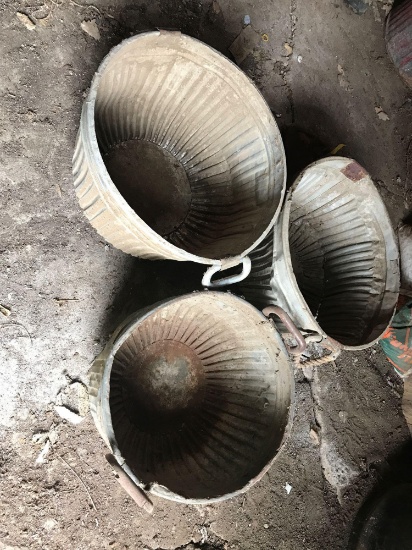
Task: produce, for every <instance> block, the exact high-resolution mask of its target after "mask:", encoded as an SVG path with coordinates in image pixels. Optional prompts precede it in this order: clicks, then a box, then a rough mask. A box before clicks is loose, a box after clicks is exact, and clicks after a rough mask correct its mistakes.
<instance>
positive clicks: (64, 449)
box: [0, 0, 412, 550]
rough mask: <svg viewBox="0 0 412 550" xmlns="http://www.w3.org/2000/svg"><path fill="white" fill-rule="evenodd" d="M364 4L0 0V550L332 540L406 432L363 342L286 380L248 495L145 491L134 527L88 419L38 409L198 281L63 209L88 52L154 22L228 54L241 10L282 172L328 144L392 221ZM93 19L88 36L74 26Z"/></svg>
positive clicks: (382, 62)
mask: <svg viewBox="0 0 412 550" xmlns="http://www.w3.org/2000/svg"><path fill="white" fill-rule="evenodd" d="M370 3H371V5H370V7H369V9H368V10H367V12H366V13H365V14H364V15H361V16H359V15H355V14H354V13H353V12H352V11H351V10H350V9H349V8H348V7H347V6H346V4H345V3H344V2H343V0H334V1H327V0H312V1H311V2H305V1H304V0H290V1H289V0H278V1H276V2H275V1H273V2H267V1H264V0H254V1H253V2H248V1H245V0H218V2H216V0H214V2H211V1H210V0H205V1H199V0H197V1H194V0H163V1H153V2H146V3H145V2H142V1H140V0H139V1H135V2H132V1H130V0H129V1H127V0H119V1H117V2H114V1H110V0H99V1H98V0H95V3H94V4H93V6H92V5H90V6H87V4H86V2H84V3H83V2H77V1H76V2H75V1H74V0H22V1H20V2H17V1H11V2H9V1H7V2H6V1H5V0H0V14H1V21H2V28H3V32H2V34H1V37H0V48H1V49H0V52H1V55H0V69H1V75H2V78H1V81H0V109H1V117H0V141H1V149H0V184H1V200H2V215H1V218H0V235H1V239H0V262H1V264H0V265H1V269H0V282H1V285H0V303H1V304H2V305H3V306H6V307H7V308H9V309H10V310H11V315H10V316H9V317H6V316H1V314H0V316H1V318H0V442H1V443H0V445H1V448H0V495H1V498H0V550H6V549H10V548H11V549H18V548H19V549H23V548H30V549H37V548H39V549H40V548H41V549H53V550H54V549H59V548H63V547H65V548H66V547H67V546H69V545H70V546H71V547H72V548H74V549H88V548H99V549H102V548H110V549H114V548H116V549H120V548H121V549H123V548H130V549H135V548H136V549H143V548H148V549H153V550H154V549H164V550H166V549H175V548H204V549H206V550H207V549H213V548H216V549H219V548H233V549H239V550H240V549H242V550H250V549H276V550H303V549H305V550H321V549H322V550H324V549H325V548H328V549H329V548H330V549H334V550H335V549H336V550H338V549H344V548H347V544H348V540H349V533H350V530H351V526H352V522H353V520H354V518H355V516H356V513H357V512H358V510H359V507H360V506H361V504H362V502H363V501H364V499H365V498H366V497H367V495H368V494H369V492H370V491H371V490H372V489H373V488H374V486H375V485H376V483H377V482H378V481H379V480H381V479H382V477H384V476H385V475H387V473H388V471H390V470H391V467H392V468H393V460H394V459H393V457H394V455H396V454H397V453H398V452H399V451H400V449H401V448H402V447H403V446H404V444H405V442H407V441H408V439H409V435H408V431H407V429H406V426H405V423H404V420H403V417H402V416H401V414H400V402H399V399H400V392H401V391H402V390H401V387H400V384H399V382H398V381H397V379H396V378H395V375H393V374H392V371H391V368H390V367H389V365H388V364H387V363H386V360H385V358H384V357H383V356H382V355H381V352H380V351H379V348H377V347H375V348H373V349H371V350H368V351H365V352H361V353H357V354H354V353H351V354H349V353H347V354H344V355H342V357H341V358H339V359H338V360H337V362H336V365H331V366H328V367H325V368H323V369H319V370H318V372H315V373H312V374H311V373H306V375H305V376H304V375H303V373H296V380H297V385H296V404H297V411H296V418H295V422H294V427H293V431H292V435H291V437H290V439H289V441H288V443H287V445H286V447H285V449H284V450H283V451H282V453H281V454H280V456H279V458H278V460H277V462H276V463H275V465H274V466H273V468H272V469H271V470H270V471H269V473H268V474H267V475H266V476H265V477H264V478H263V480H262V481H261V482H259V483H258V484H257V485H256V486H255V487H253V488H252V489H251V490H250V491H249V492H248V493H247V494H245V495H244V496H242V497H239V498H236V499H233V500H231V501H228V502H224V503H221V504H216V505H210V506H203V507H200V506H182V505H177V504H174V503H171V502H167V501H164V500H160V499H155V500H154V504H155V512H154V515H153V516H151V517H147V516H145V515H144V514H143V513H142V512H141V511H140V510H139V509H138V508H136V507H135V505H134V504H133V503H132V502H131V501H130V500H129V499H128V498H127V497H126V495H125V494H124V493H123V492H122V490H121V488H120V487H119V486H118V484H117V482H116V480H115V479H114V476H113V474H112V472H111V469H110V467H109V466H108V465H107V464H106V463H105V460H104V453H105V447H104V445H103V443H102V442H101V440H100V438H99V436H98V434H97V432H96V430H95V428H94V425H93V423H92V420H91V418H90V415H89V416H87V418H86V419H85V420H84V421H83V422H82V423H81V424H79V425H78V426H77V427H74V426H72V425H71V424H70V423H67V422H65V421H63V420H62V419H61V418H60V417H59V416H57V415H56V414H55V412H54V403H56V401H57V400H58V395H59V392H61V391H62V390H63V391H64V390H65V388H67V387H68V386H70V383H71V382H72V381H73V380H80V381H83V382H86V381H87V371H88V369H89V367H90V364H91V362H92V361H93V359H94V357H95V356H96V355H97V353H98V352H99V351H100V350H101V349H102V347H103V345H104V343H105V341H106V340H107V338H108V336H109V334H110V333H111V331H113V330H114V328H115V327H116V326H117V325H118V323H119V322H120V321H121V320H122V319H123V318H124V316H125V315H126V313H127V312H128V311H132V310H134V309H136V308H137V307H140V306H142V305H148V304H150V303H153V302H155V301H156V300H158V299H160V298H163V297H166V296H172V295H176V294H179V293H181V292H183V291H189V290H192V289H195V288H199V282H200V278H201V274H202V272H203V269H202V268H201V267H200V266H196V265H187V264H176V265H175V264H173V263H167V262H154V263H153V262H148V261H142V260H138V259H134V258H131V257H127V256H125V255H124V254H123V253H121V252H120V251H118V250H115V249H113V248H112V247H111V246H110V245H107V244H106V243H105V242H104V241H103V240H102V239H101V238H100V237H99V236H98V235H97V234H96V232H95V231H94V229H93V228H92V227H91V226H90V225H89V224H88V223H87V222H86V220H85V219H84V217H83V215H82V213H81V211H80V208H79V206H78V203H77V200H76V197H75V194H74V190H73V186H72V176H71V156H72V152H73V144H74V140H75V136H76V131H77V127H78V122H79V117H80V109H81V104H82V101H83V99H84V97H85V93H86V92H87V88H88V86H89V83H90V81H91V78H92V75H93V73H94V72H95V70H96V69H97V67H98V65H99V63H100V61H101V60H102V58H103V57H104V55H105V54H106V53H107V52H108V51H109V50H110V48H111V47H112V46H113V45H115V44H117V43H119V41H120V40H121V39H123V38H125V37H128V36H130V35H132V34H134V33H136V32H138V31H141V30H147V29H154V28H156V27H161V28H177V29H180V30H181V31H182V32H186V33H188V34H190V35H192V36H195V37H197V38H200V39H201V40H204V41H205V42H206V43H208V44H210V45H212V46H214V47H215V48H217V49H218V50H220V51H221V52H222V53H224V54H225V55H228V56H230V53H229V51H228V48H229V46H230V44H231V43H232V42H233V40H234V38H235V37H236V36H237V35H238V34H239V32H240V31H241V29H242V21H243V18H244V16H245V15H249V16H250V18H251V24H252V26H253V28H254V29H255V30H256V31H258V33H259V34H261V35H262V34H264V33H265V34H267V36H268V40H267V41H264V40H262V41H261V42H259V43H258V44H257V45H256V48H255V49H254V51H253V52H252V53H251V55H249V57H247V58H246V60H245V61H244V62H243V64H242V65H241V68H242V69H244V70H245V71H246V72H247V74H249V76H251V77H252V78H253V79H254V81H255V82H256V84H257V85H258V87H259V88H260V90H261V91H262V93H263V95H264V97H265V98H266V100H267V102H268V103H269V106H270V108H271V109H272V111H273V112H274V113H275V115H276V120H277V122H278V124H279V126H280V129H281V131H282V134H283V137H284V141H285V147H286V151H287V159H288V172H289V176H290V177H291V178H293V175H294V174H295V173H296V172H297V171H298V170H299V169H300V168H302V167H303V166H305V165H306V164H308V163H309V162H310V161H312V160H314V159H315V158H319V157H320V156H323V155H326V154H328V153H329V152H330V151H331V150H332V149H334V148H335V147H336V146H337V145H339V144H344V145H345V147H344V148H343V149H341V151H340V154H344V155H347V156H351V157H353V158H355V159H356V160H357V161H358V162H359V163H361V164H362V165H363V166H364V167H365V168H366V169H367V170H368V171H369V172H370V174H371V175H372V177H373V179H374V181H375V182H376V184H377V186H378V189H379V191H380V193H381V196H382V197H383V199H384V200H385V203H386V205H387V208H388V211H389V213H390V216H391V219H392V221H393V224H394V226H395V227H396V225H397V224H398V222H399V220H400V219H402V218H403V217H405V216H406V215H407V214H408V212H409V211H410V209H411V203H412V190H411V165H412V159H411V137H410V136H411V129H412V114H411V101H412V95H411V92H410V91H408V89H407V88H406V87H405V85H404V84H403V83H402V81H401V80H400V78H399V77H398V75H397V73H396V71H395V69H394V68H393V67H392V65H391V63H390V61H389V59H388V57H387V54H386V51H385V42H384V37H383V32H384V20H385V13H386V12H387V10H388V9H389V6H390V2H388V1H380V0H371V2H370ZM17 12H24V13H25V14H27V15H30V16H31V18H32V20H33V21H34V22H35V23H36V24H35V28H34V29H33V30H29V29H27V28H26V26H25V25H24V24H23V23H24V22H22V21H21V19H19V18H18V17H17V15H16V13H17ZM91 19H94V20H95V21H96V23H97V26H98V28H99V31H100V39H99V40H95V39H94V38H92V37H91V36H89V35H88V34H86V33H85V32H84V31H83V30H82V29H81V23H82V21H84V20H91ZM26 22H27V21H26ZM285 43H287V44H288V45H289V46H290V47H291V48H292V49H293V53H292V54H291V55H289V56H288V55H287V53H288V51H287V50H286V48H285V46H284V44H285ZM382 112H383V113H384V114H386V115H387V116H383V115H382V114H380V113H382ZM379 114H380V116H379ZM311 430H312V431H313V430H315V431H317V432H318V436H319V441H318V440H317V438H316V437H314V436H313V433H312V437H311ZM39 434H40V435H39ZM41 434H46V435H43V436H41ZM50 434H52V435H51V436H50ZM48 436H50V439H51V440H52V445H51V447H50V450H49V453H48V455H47V456H46V458H45V461H44V462H43V463H42V464H38V465H36V464H35V461H36V458H37V457H38V454H39V452H40V451H41V449H42V448H43V447H44V443H45V441H46V439H45V438H46V437H48ZM286 483H289V484H290V485H291V486H292V491H291V492H290V494H287V492H286V490H285V485H286Z"/></svg>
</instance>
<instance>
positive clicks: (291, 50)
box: [283, 42, 293, 57]
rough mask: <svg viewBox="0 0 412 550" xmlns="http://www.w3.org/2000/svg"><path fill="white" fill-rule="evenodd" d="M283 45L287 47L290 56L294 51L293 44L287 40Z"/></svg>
mask: <svg viewBox="0 0 412 550" xmlns="http://www.w3.org/2000/svg"><path fill="white" fill-rule="evenodd" d="M283 47H284V48H285V50H286V55H287V56H288V57H289V56H290V55H292V53H293V48H292V46H291V45H290V44H288V43H287V42H285V43H284V44H283Z"/></svg>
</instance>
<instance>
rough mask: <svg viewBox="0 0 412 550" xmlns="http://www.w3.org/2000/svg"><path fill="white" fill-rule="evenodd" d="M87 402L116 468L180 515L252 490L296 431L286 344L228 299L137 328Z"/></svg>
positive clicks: (163, 310) (112, 349)
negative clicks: (182, 506)
mask: <svg viewBox="0 0 412 550" xmlns="http://www.w3.org/2000/svg"><path fill="white" fill-rule="evenodd" d="M270 313H272V311H269V312H268V314H270ZM292 351H293V350H292ZM89 391H90V400H91V411H92V415H93V418H94V420H95V423H96V426H97V428H98V430H99V432H100V434H101V435H102V437H103V438H104V440H105V442H106V443H107V445H108V446H109V448H110V449H111V451H112V453H113V455H114V457H113V456H112V457H111V458H110V461H111V463H112V464H114V465H115V466H116V465H117V468H118V469H119V468H122V471H123V475H124V474H127V476H129V479H130V480H132V481H133V482H134V484H135V486H136V487H140V488H141V490H144V491H148V492H149V493H152V494H154V495H158V496H161V497H164V498H167V499H171V500H176V501H179V502H184V503H189V502H191V503H206V502H211V501H219V500H223V499H227V498H229V497H232V496H234V495H237V494H239V493H241V492H243V491H246V490H247V489H249V488H250V487H251V486H252V485H253V484H254V483H255V482H256V481H257V480H258V479H260V478H261V477H262V476H263V474H264V473H265V472H266V471H267V470H268V468H269V467H270V466H271V464H272V463H273V461H274V459H275V457H276V455H277V454H278V452H279V449H280V448H281V446H282V444H283V442H284V440H285V437H286V436H287V434H288V433H289V430H290V427H291V418H292V409H293V393H294V383H293V374H292V367H291V363H290V359H289V356H288V353H287V350H286V348H285V345H284V344H283V341H282V338H281V337H280V335H279V333H278V331H277V329H276V328H275V326H274V325H273V324H272V323H271V321H269V320H268V319H267V318H266V317H265V316H264V315H262V314H261V313H260V312H259V311H257V310H256V309H255V308H254V307H253V306H252V305H250V304H248V303H247V302H245V301H244V300H241V299H240V298H237V297H235V296H232V295H231V294H225V293H218V292H200V293H194V294H190V295H185V296H182V297H180V298H175V299H172V300H169V301H166V302H162V303H159V304H157V305H155V306H153V307H152V308H147V309H146V310H143V311H140V312H138V313H136V314H135V315H133V316H132V317H130V318H129V319H128V320H127V321H125V323H124V324H123V325H122V326H121V327H119V329H118V331H117V332H116V333H115V334H114V335H113V337H112V338H111V340H110V341H109V343H108V345H107V346H106V348H105V350H104V351H103V352H102V354H101V355H100V356H99V357H98V358H97V359H96V361H95V363H94V365H93V367H92V369H91V372H90V389H89ZM141 496H142V497H143V493H141ZM147 499H148V497H146V502H145V501H144V500H143V505H144V506H145V507H146V509H148V511H150V509H151V506H150V502H149V501H148V500H147ZM137 500H138V499H137ZM140 504H141V503H140Z"/></svg>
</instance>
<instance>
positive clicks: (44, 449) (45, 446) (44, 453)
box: [36, 440, 50, 464]
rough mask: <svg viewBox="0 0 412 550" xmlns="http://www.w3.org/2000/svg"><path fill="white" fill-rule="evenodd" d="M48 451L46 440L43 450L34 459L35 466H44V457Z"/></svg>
mask: <svg viewBox="0 0 412 550" xmlns="http://www.w3.org/2000/svg"><path fill="white" fill-rule="evenodd" d="M49 450H50V441H49V440H47V441H46V443H45V445H44V447H43V449H42V450H41V451H40V454H39V456H38V457H37V459H36V464H44V462H45V460H46V456H47V455H48V454H49Z"/></svg>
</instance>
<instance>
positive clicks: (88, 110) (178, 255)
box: [80, 31, 287, 265]
mask: <svg viewBox="0 0 412 550" xmlns="http://www.w3.org/2000/svg"><path fill="white" fill-rule="evenodd" d="M166 32H170V31H166ZM170 33H171V34H172V32H170ZM160 34H161V31H147V32H142V33H139V34H137V35H135V36H132V37H130V38H127V39H125V40H123V41H122V42H120V44H118V45H117V46H115V47H114V48H112V49H111V50H110V52H109V53H108V54H107V55H106V56H105V57H104V58H103V61H102V62H101V64H100V65H99V67H98V69H97V71H96V73H95V74H94V76H93V79H92V83H91V85H90V90H89V93H88V95H87V98H86V100H85V101H84V104H83V108H82V112H81V119H80V132H81V135H82V142H83V146H84V149H85V154H86V156H87V157H88V164H89V166H90V167H92V166H93V164H96V165H97V168H98V171H99V172H100V173H101V174H102V177H101V178H100V181H101V183H102V184H103V185H104V188H105V189H110V192H111V193H113V194H114V200H115V202H116V203H118V204H119V206H120V207H121V209H122V210H124V211H125V212H127V214H128V216H129V217H130V218H131V220H132V223H133V225H135V224H136V223H137V222H138V223H139V224H143V226H144V228H145V231H146V232H147V234H148V235H149V236H150V237H152V238H156V239H160V240H161V245H162V247H163V248H164V250H166V251H167V252H169V253H170V254H171V255H172V256H174V259H177V260H178V261H192V262H195V263H200V264H206V265H220V264H221V259H222V258H206V257H203V256H198V255H196V254H193V253H190V252H186V251H185V250H183V249H181V248H179V247H177V246H175V245H173V244H171V243H169V242H168V241H167V240H166V239H164V238H163V237H162V236H161V235H159V234H158V233H157V232H156V231H154V230H153V229H152V228H151V227H150V226H149V225H148V224H146V223H145V222H144V221H143V220H142V218H140V216H138V215H137V214H136V212H135V211H134V210H133V209H132V208H131V207H130V206H129V204H128V203H127V202H126V200H125V199H124V198H123V196H122V195H121V193H120V192H119V191H118V190H117V187H116V186H115V185H114V183H113V182H112V180H111V178H110V176H109V173H108V171H107V169H106V165H105V164H104V161H103V158H102V156H101V154H100V151H99V146H98V143H97V136H96V129H95V119H94V107H95V102H96V96H97V90H98V86H99V82H100V79H101V76H102V73H103V71H104V70H105V69H106V68H107V65H108V64H109V63H110V61H111V59H112V58H113V57H114V56H115V55H116V54H117V53H118V52H119V51H120V50H121V49H122V48H123V47H124V46H126V45H128V44H130V43H132V42H134V41H136V40H139V39H140V38H142V37H144V36H149V35H158V36H160ZM183 36H185V38H187V39H189V40H190V41H194V42H196V43H198V44H201V45H202V46H203V47H205V48H208V49H210V50H212V51H213V52H214V53H215V54H216V55H218V56H219V57H220V58H223V59H224V60H225V62H227V63H229V64H230V65H231V67H232V68H234V69H236V71H238V72H239V73H240V74H241V75H242V76H244V78H245V79H246V80H247V81H248V82H249V84H250V85H251V86H252V87H253V88H254V89H255V91H256V92H257V94H258V96H259V98H260V100H261V101H262V102H263V104H264V106H265V108H266V110H267V115H268V116H270V118H271V120H273V123H274V125H275V127H276V131H277V135H276V141H277V145H278V147H279V152H280V156H281V162H282V165H283V182H282V188H281V192H280V196H279V204H278V206H277V208H276V211H275V213H274V215H273V216H272V218H271V221H270V223H269V225H268V226H267V227H266V229H265V230H264V231H263V232H262V234H261V235H260V237H259V238H258V239H257V240H256V241H255V242H253V243H252V244H251V245H250V246H249V247H248V248H247V249H246V250H244V251H243V252H242V253H241V254H238V255H233V256H231V258H232V257H233V258H237V257H238V258H239V259H241V258H243V257H244V256H246V255H247V254H248V253H249V252H251V251H252V250H253V249H254V248H255V247H256V246H257V245H258V244H259V243H260V242H261V241H262V240H263V239H264V238H265V237H266V235H267V234H268V233H269V231H270V230H271V229H272V227H273V226H274V224H275V223H276V220H277V219H278V217H279V215H280V211H281V208H282V204H283V201H284V197H285V193H286V178H287V168H286V154H285V149H284V145H283V140H282V137H281V134H280V131H279V127H278V125H277V122H276V120H275V118H274V117H273V115H272V112H271V110H270V108H269V105H268V104H267V102H266V100H265V99H264V97H263V95H262V94H261V92H260V91H259V90H258V88H257V87H256V85H255V84H254V83H253V82H252V81H251V80H250V79H249V78H248V77H247V76H246V74H245V73H243V71H241V70H240V69H239V67H238V66H237V65H235V63H233V62H232V61H231V60H230V59H228V58H227V57H225V56H224V55H223V54H221V53H220V52H218V51H217V50H215V49H214V48H213V47H211V46H209V45H207V44H205V43H204V42H202V41H201V40H197V39H196V38H192V37H190V36H188V35H183ZM83 118H84V119H85V121H86V123H87V125H89V126H90V132H89V133H90V134H91V136H85V135H84V133H83V131H82V126H83V124H82V121H83ZM85 137H86V139H85ZM91 158H93V162H90V160H91ZM93 172H96V170H94V171H93V170H92V169H91V175H92V177H94V178H95V177H98V176H96V173H93ZM102 200H103V201H104V203H105V205H106V206H107V208H108V209H109V210H110V211H112V208H111V205H110V204H108V202H107V200H106V197H103V196H102Z"/></svg>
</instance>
